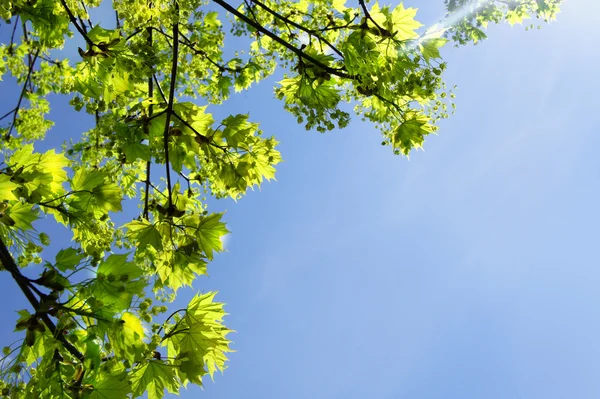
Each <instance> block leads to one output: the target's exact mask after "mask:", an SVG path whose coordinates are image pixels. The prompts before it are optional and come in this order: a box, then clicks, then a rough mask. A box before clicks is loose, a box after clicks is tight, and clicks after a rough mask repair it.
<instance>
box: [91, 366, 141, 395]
mask: <svg viewBox="0 0 600 399" xmlns="http://www.w3.org/2000/svg"><path fill="white" fill-rule="evenodd" d="M91 384H92V386H93V387H94V390H93V391H92V393H90V395H89V399H126V398H128V397H129V396H128V395H129V394H130V393H131V387H130V386H129V380H128V379H127V374H126V373H125V372H118V373H113V374H110V375H108V376H106V377H104V378H102V379H100V380H99V381H92V382H91Z"/></svg>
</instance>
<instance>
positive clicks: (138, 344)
mask: <svg viewBox="0 0 600 399" xmlns="http://www.w3.org/2000/svg"><path fill="white" fill-rule="evenodd" d="M108 337H109V339H110V342H111V343H112V346H113V349H114V351H115V353H116V354H117V355H118V356H119V357H123V358H125V359H127V360H129V361H130V362H131V363H134V362H139V361H140V360H141V359H142V358H143V353H144V349H145V346H146V345H145V343H144V337H145V334H144V327H143V326H142V322H141V321H140V319H139V318H138V317H136V316H135V315H134V314H133V313H129V312H125V313H123V315H122V316H121V320H120V322H119V323H117V325H115V326H114V327H113V328H111V329H110V330H109V331H108Z"/></svg>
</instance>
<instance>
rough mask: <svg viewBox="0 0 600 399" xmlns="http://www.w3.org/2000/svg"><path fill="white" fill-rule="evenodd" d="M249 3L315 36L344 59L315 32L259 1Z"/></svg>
mask: <svg viewBox="0 0 600 399" xmlns="http://www.w3.org/2000/svg"><path fill="white" fill-rule="evenodd" d="M250 1H251V2H253V3H254V4H256V5H258V6H259V7H261V8H262V9H264V10H265V11H267V12H268V13H269V14H271V15H273V16H274V17H275V18H278V19H280V20H281V21H283V22H285V23H286V24H290V25H292V26H293V27H295V28H297V29H300V30H301V31H303V32H305V33H308V34H309V35H312V36H315V37H316V38H317V39H318V40H319V41H322V42H323V43H325V44H326V45H327V46H328V47H329V48H330V49H332V50H333V51H335V53H336V54H338V55H339V56H340V57H342V60H343V59H344V54H342V52H341V51H340V50H338V48H337V47H335V46H334V45H333V44H331V43H330V42H329V40H327V39H325V38H324V37H322V36H321V35H318V34H317V31H314V30H312V29H308V28H306V27H304V26H302V25H300V24H298V23H296V22H294V21H292V20H291V19H289V18H287V17H284V16H283V15H281V14H279V13H278V12H276V11H275V10H273V9H272V8H270V7H269V6H267V5H266V4H264V3H262V2H261V1H259V0H250Z"/></svg>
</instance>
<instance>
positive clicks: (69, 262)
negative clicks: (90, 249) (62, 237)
mask: <svg viewBox="0 0 600 399" xmlns="http://www.w3.org/2000/svg"><path fill="white" fill-rule="evenodd" d="M83 258H84V255H82V254H80V253H79V252H78V251H77V250H76V249H75V248H66V249H61V250H60V251H58V253H57V254H56V263H55V264H54V267H56V268H57V269H58V270H60V271H62V272H64V271H67V270H71V269H74V268H75V266H77V265H79V263H80V262H81V260H82V259H83Z"/></svg>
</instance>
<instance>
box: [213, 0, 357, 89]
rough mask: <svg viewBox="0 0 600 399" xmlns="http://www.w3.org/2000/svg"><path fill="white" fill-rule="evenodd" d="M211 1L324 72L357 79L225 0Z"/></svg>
mask: <svg viewBox="0 0 600 399" xmlns="http://www.w3.org/2000/svg"><path fill="white" fill-rule="evenodd" d="M213 1H214V2H215V3H217V4H218V5H220V6H221V7H223V8H224V9H225V10H227V11H229V12H230V13H232V14H233V15H235V16H236V17H237V18H239V19H241V20H242V21H244V22H245V23H246V24H248V25H250V26H252V27H253V28H254V29H256V30H257V31H259V32H261V33H263V34H265V35H267V36H268V37H270V38H271V39H273V40H274V41H276V42H277V43H279V44H280V45H282V46H283V47H285V48H287V49H288V50H290V51H292V52H293V53H294V54H296V55H297V56H298V57H299V58H301V59H304V60H306V61H310V62H311V63H313V64H315V65H316V66H318V67H319V68H321V69H323V70H324V71H325V72H328V73H329V74H331V75H335V76H338V77H340V78H346V79H353V80H356V79H358V76H356V75H350V74H348V73H346V72H344V71H343V69H337V68H332V67H330V66H328V65H325V64H323V63H322V62H321V61H319V60H317V59H316V58H314V57H312V56H311V55H309V54H306V53H305V52H304V51H302V50H301V49H299V48H297V47H294V46H293V45H291V44H290V43H288V42H286V41H285V40H283V39H282V38H281V37H279V36H278V35H276V34H275V33H273V32H271V31H270V30H268V29H266V28H265V27H263V26H262V25H260V24H259V23H257V22H255V21H252V20H251V19H250V18H248V17H247V16H246V15H244V14H242V13H241V12H240V11H238V10H237V9H236V8H234V7H233V6H231V5H230V4H229V3H227V2H225V1H223V0H213Z"/></svg>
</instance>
